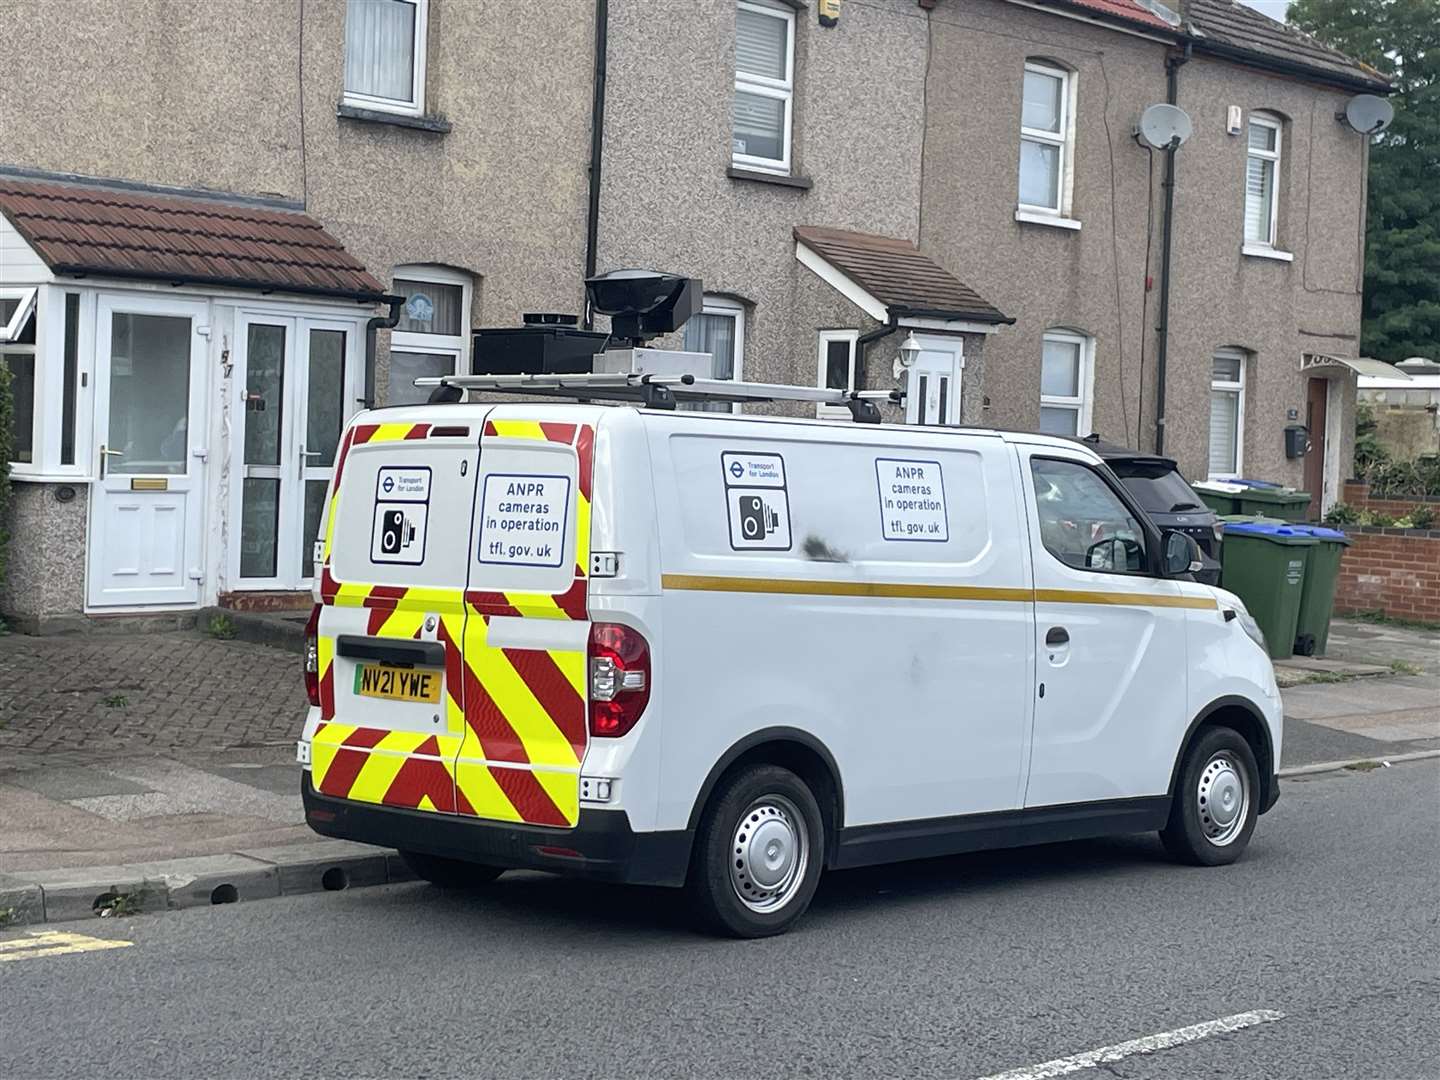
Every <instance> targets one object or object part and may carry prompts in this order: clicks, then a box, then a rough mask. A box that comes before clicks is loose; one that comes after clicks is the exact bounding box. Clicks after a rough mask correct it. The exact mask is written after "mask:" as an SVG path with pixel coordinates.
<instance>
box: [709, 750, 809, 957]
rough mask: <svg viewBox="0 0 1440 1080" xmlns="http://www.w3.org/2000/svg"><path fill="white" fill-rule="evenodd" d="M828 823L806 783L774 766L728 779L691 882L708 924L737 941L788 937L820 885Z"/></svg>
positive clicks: (713, 807) (714, 801)
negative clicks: (774, 935) (778, 936)
mask: <svg viewBox="0 0 1440 1080" xmlns="http://www.w3.org/2000/svg"><path fill="white" fill-rule="evenodd" d="M824 857H825V825H824V820H823V818H822V816H821V812H820V806H819V804H818V803H817V802H816V801H815V796H814V794H813V793H812V792H811V791H810V788H809V787H808V786H806V784H805V782H804V781H803V780H801V779H800V778H799V777H798V776H796V775H795V774H794V773H792V772H790V771H789V770H788V769H782V768H780V767H779V766H776V765H751V766H748V767H746V768H743V769H741V770H740V771H738V772H736V773H734V774H732V775H731V776H729V777H727V778H726V779H725V780H724V781H722V783H721V785H720V787H718V788H717V789H716V791H715V793H714V795H713V796H712V797H711V799H710V802H709V805H708V806H706V808H705V814H704V816H703V817H702V818H701V820H700V829H699V832H698V833H697V834H696V837H695V851H694V854H693V856H692V860H691V864H690V876H689V880H688V881H687V883H686V887H687V888H688V890H689V892H690V900H691V905H692V907H693V910H694V913H695V915H696V917H697V919H698V920H699V922H700V923H701V925H702V926H703V927H705V928H706V929H708V930H711V931H713V932H716V933H720V934H724V935H728V936H730V937H739V938H758V937H769V936H771V935H773V934H782V933H784V932H785V931H786V930H788V929H790V927H791V926H792V925H794V923H795V920H796V919H798V918H800V916H801V915H803V914H804V913H805V909H806V908H808V907H809V906H810V900H811V898H812V897H813V896H814V895H815V887H816V885H818V884H819V882H820V870H821V863H822V862H823V861H824Z"/></svg>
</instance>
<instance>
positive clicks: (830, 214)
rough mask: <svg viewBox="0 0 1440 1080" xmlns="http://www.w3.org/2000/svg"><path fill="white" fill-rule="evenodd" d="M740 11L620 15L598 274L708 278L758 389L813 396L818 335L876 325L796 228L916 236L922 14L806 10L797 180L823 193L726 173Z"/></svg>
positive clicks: (612, 54) (609, 90)
mask: <svg viewBox="0 0 1440 1080" xmlns="http://www.w3.org/2000/svg"><path fill="white" fill-rule="evenodd" d="M735 12H736V6H735V3H734V0H647V2H646V3H643V4H640V3H634V2H620V3H616V2H612V3H611V4H610V48H609V71H608V79H607V87H606V105H605V144H604V168H603V172H602V184H601V196H600V235H599V260H598V261H599V266H600V268H601V269H602V270H604V269H611V268H616V267H624V266H644V267H655V268H658V269H663V270H673V271H675V272H678V273H684V274H688V275H691V276H694V277H699V278H701V279H702V280H703V281H704V283H705V290H706V292H707V293H710V294H719V295H723V296H726V297H729V298H731V299H733V300H738V301H740V302H741V303H742V305H743V306H744V308H745V315H746V318H745V342H744V350H743V358H742V376H743V377H744V378H746V379H749V380H755V381H761V382H797V383H801V384H804V385H811V386H813V385H815V382H816V376H817V369H818V343H817V337H816V334H817V331H819V330H822V329H852V328H853V329H859V330H860V331H861V332H862V333H863V332H866V331H868V330H870V329H872V328H873V327H874V326H876V325H877V324H876V323H875V322H873V321H872V320H870V319H868V318H866V316H865V315H864V314H863V313H862V312H861V311H860V309H858V308H857V307H855V305H853V304H852V303H850V302H849V301H848V300H846V299H844V298H843V297H842V296H841V295H840V294H839V293H838V292H836V291H835V290H834V289H832V288H831V287H830V286H828V285H826V284H824V283H823V282H822V281H821V280H820V279H819V278H818V277H817V276H816V275H815V274H814V273H813V272H812V271H811V270H809V269H807V268H806V267H804V266H802V265H801V264H800V263H799V262H798V261H797V260H796V258H795V240H794V238H793V234H792V230H793V228H794V227H795V226H796V225H819V226H827V227H830V228H837V229H850V230H854V231H857V232H865V233H873V234H879V235H884V236H891V237H898V238H903V239H908V240H911V241H914V240H915V239H917V236H918V219H919V199H920V163H921V149H922V146H923V136H924V122H923V117H924V106H925V69H924V63H923V59H924V55H925V32H926V31H925V18H924V12H923V11H921V10H920V9H919V8H918V7H917V6H916V4H915V2H914V0H874V2H871V3H866V4H849V5H845V7H844V9H843V13H842V16H841V18H840V21H839V23H838V25H836V26H834V27H824V26H821V25H819V22H818V20H817V19H816V17H815V11H814V8H813V6H811V7H802V8H801V9H800V10H799V11H797V13H796V18H795V65H794V68H795V89H794V106H793V108H794V118H793V139H792V154H791V159H792V168H791V175H792V177H794V178H801V179H803V181H805V182H806V183H807V184H808V185H809V186H808V187H795V186H790V185H786V184H781V183H776V182H769V181H765V180H759V179H736V178H733V177H731V176H729V175H727V171H728V170H729V169H730V167H731V105H732V101H733V98H734V92H735V49H734V44H735ZM659 88H663V93H660V92H659ZM962 276H963V275H962ZM679 343H680V337H679V335H676V336H674V337H672V338H669V339H664V340H661V341H659V342H657V344H659V345H661V346H667V347H679ZM895 344H896V343H895V342H891V341H889V340H886V341H885V342H882V343H881V345H880V346H879V347H877V348H876V349H873V350H872V355H878V354H879V353H880V352H882V351H883V349H884V348H886V347H888V348H890V349H891V350H893V348H894V347H895ZM889 355H891V356H893V355H894V353H893V351H892V352H891V353H890V354H889ZM889 366H890V365H889V361H888V360H887V361H885V363H884V365H883V367H884V372H885V374H884V378H885V382H884V384H883V385H884V386H886V387H888V386H891V385H893V381H892V380H891V378H890V375H889ZM965 374H966V377H967V378H968V376H969V370H968V368H967V370H966V373H965ZM963 383H964V380H963V379H962V388H963ZM872 385H874V384H872ZM748 408H750V407H747V409H748ZM753 411H757V412H758V411H789V412H794V413H802V412H804V411H805V409H804V408H803V407H800V406H792V407H790V408H789V409H770V408H767V407H755V408H754V410H753ZM809 411H810V413H811V414H812V415H813V407H810V409H809Z"/></svg>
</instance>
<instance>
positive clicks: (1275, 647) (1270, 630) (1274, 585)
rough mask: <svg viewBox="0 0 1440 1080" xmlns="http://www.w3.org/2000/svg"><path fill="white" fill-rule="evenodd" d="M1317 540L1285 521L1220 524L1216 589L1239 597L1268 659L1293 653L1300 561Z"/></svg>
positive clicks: (1301, 581) (1302, 585)
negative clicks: (1257, 628) (1222, 528)
mask: <svg viewBox="0 0 1440 1080" xmlns="http://www.w3.org/2000/svg"><path fill="white" fill-rule="evenodd" d="M1318 543H1319V541H1318V540H1316V539H1315V538H1314V537H1313V536H1305V535H1304V534H1302V533H1300V532H1298V531H1297V530H1296V529H1295V527H1294V526H1292V525H1289V524H1281V523H1276V522H1274V521H1257V520H1255V519H1254V518H1251V519H1249V520H1245V521H1237V520H1235V519H1233V518H1231V519H1229V520H1227V521H1226V523H1225V540H1224V542H1223V543H1222V544H1221V545H1220V587H1221V588H1223V589H1229V590H1230V591H1231V592H1233V593H1234V594H1235V595H1236V596H1238V597H1240V599H1241V600H1243V601H1245V606H1246V607H1247V608H1249V609H1250V614H1251V615H1253V616H1254V617H1255V621H1256V622H1257V623H1259V624H1260V629H1261V630H1263V631H1265V643H1266V645H1267V646H1268V647H1269V651H1270V659H1272V660H1283V659H1285V658H1286V657H1287V656H1293V655H1294V651H1295V626H1296V623H1297V622H1298V621H1299V618H1300V596H1301V594H1302V592H1303V591H1304V588H1305V565H1306V563H1307V561H1308V559H1309V555H1310V550H1311V549H1312V548H1314V547H1315V546H1316V544H1318Z"/></svg>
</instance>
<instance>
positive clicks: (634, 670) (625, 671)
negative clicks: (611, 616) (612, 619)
mask: <svg viewBox="0 0 1440 1080" xmlns="http://www.w3.org/2000/svg"><path fill="white" fill-rule="evenodd" d="M588 655H589V660H590V734H591V735H593V736H594V737H595V738H597V739H618V738H619V737H620V736H621V735H624V734H625V733H626V732H628V731H629V730H630V729H631V728H633V727H634V726H635V724H636V723H637V722H638V721H639V719H640V715H641V714H642V713H643V712H644V711H645V706H646V705H647V704H648V703H649V701H650V645H649V643H648V642H646V640H645V638H644V636H643V635H642V634H641V633H640V631H638V630H636V629H634V628H633V627H629V626H621V625H620V624H619V623H598V622H597V623H591V624H590V648H589V650H588Z"/></svg>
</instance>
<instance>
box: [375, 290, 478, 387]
mask: <svg viewBox="0 0 1440 1080" xmlns="http://www.w3.org/2000/svg"><path fill="white" fill-rule="evenodd" d="M470 290H471V281H470V275H468V274H464V273H461V272H460V271H458V270H447V269H445V268H444V267H440V266H397V267H396V268H395V278H394V285H393V287H392V289H391V291H392V292H394V293H395V294H396V295H398V296H403V297H405V303H404V305H403V306H402V307H401V309H400V321H399V322H398V323H396V325H395V329H394V330H393V331H391V333H390V393H389V398H388V403H389V404H391V405H413V404H418V403H420V402H423V401H425V400H426V399H427V398H428V397H429V396H430V391H429V390H426V389H422V388H421V387H418V386H416V385H415V380H416V379H419V378H430V377H435V376H441V375H464V374H467V373H468V372H469V369H470V361H469V357H470V341H469V337H470Z"/></svg>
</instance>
